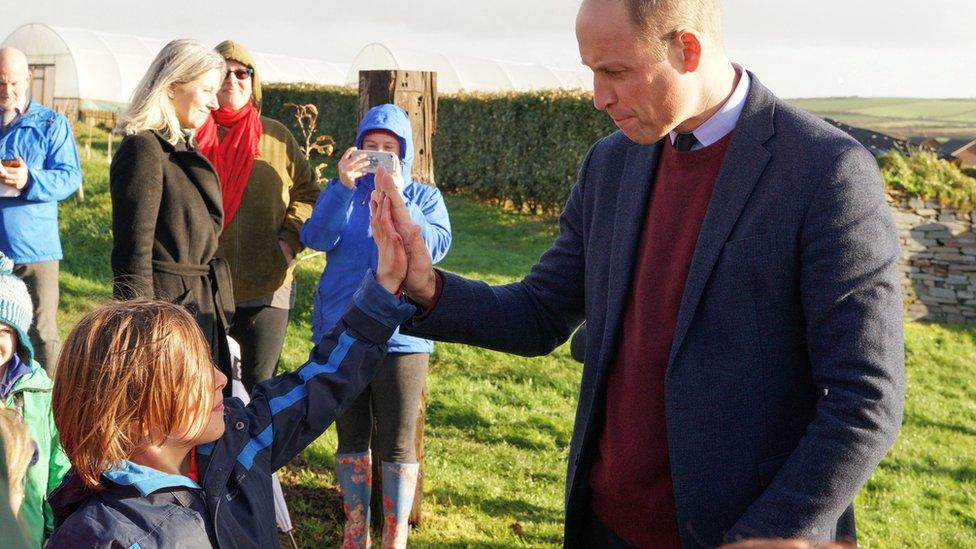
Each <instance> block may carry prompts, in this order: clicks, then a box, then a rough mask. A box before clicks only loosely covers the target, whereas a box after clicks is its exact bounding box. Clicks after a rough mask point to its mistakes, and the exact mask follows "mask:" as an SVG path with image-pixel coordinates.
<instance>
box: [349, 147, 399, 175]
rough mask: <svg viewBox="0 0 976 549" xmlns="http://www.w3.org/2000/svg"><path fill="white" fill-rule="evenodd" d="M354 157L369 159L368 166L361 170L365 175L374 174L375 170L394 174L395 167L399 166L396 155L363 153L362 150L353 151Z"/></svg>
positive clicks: (389, 153)
mask: <svg viewBox="0 0 976 549" xmlns="http://www.w3.org/2000/svg"><path fill="white" fill-rule="evenodd" d="M352 155H353V156H354V157H357V156H365V157H366V158H367V159H369V165H367V166H366V167H365V168H363V171H364V172H366V173H376V170H378V169H380V168H383V169H385V170H386V171H387V172H388V173H391V174H392V173H396V170H397V169H398V168H397V167H398V166H399V164H400V162H399V160H400V159H399V158H397V155H395V154H393V153H391V152H386V151H364V150H362V149H360V150H355V151H353V152H352Z"/></svg>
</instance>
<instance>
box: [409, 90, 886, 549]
mask: <svg viewBox="0 0 976 549" xmlns="http://www.w3.org/2000/svg"><path fill="white" fill-rule="evenodd" d="M660 149H661V144H660V143H656V144H653V145H638V144H635V143H634V142H632V141H630V140H629V139H628V138H627V137H625V136H624V135H623V133H621V132H616V133H614V134H611V135H609V136H607V137H605V138H603V139H601V140H600V141H598V142H597V143H596V144H595V145H593V147H592V148H591V149H590V151H589V153H588V154H587V156H586V159H585V160H584V162H583V166H582V168H581V170H580V174H579V179H578V181H577V183H576V185H575V186H574V187H573V189H572V193H571V195H570V198H569V200H568V202H567V204H566V208H565V210H564V211H563V213H562V215H561V216H560V220H559V227H560V231H559V236H558V237H557V238H556V241H555V242H554V243H553V245H552V246H551V247H550V248H549V250H548V251H546V252H545V254H544V255H543V256H542V257H541V258H540V260H539V262H538V263H537V264H536V265H535V266H533V267H532V270H531V272H530V273H529V274H528V275H527V276H526V277H525V278H524V279H523V280H522V281H520V282H517V283H514V284H508V285H503V286H488V285H487V284H484V283H482V282H477V281H472V280H467V279H463V278H461V277H459V276H456V275H453V274H450V273H442V275H443V282H444V284H443V293H442V294H441V297H440V301H439V302H438V304H437V305H436V306H435V308H434V309H433V311H431V314H430V315H429V316H428V317H426V318H425V319H424V320H422V321H419V322H413V323H408V328H409V331H410V332H412V333H414V334H418V335H422V336H423V337H428V338H433V339H439V340H444V341H455V342H462V343H469V344H473V345H478V346H482V347H487V348H491V349H496V350H501V351H506V352H510V353H517V354H523V355H541V354H545V353H549V352H550V351H552V349H553V348H555V347H556V346H557V345H559V344H560V343H562V342H563V341H565V340H566V338H567V337H568V335H569V334H570V332H571V330H572V329H573V328H574V327H576V325H578V324H579V323H580V321H581V320H582V319H583V318H584V316H585V318H586V320H587V326H588V335H587V339H588V341H587V348H586V355H585V361H584V367H583V375H582V382H581V385H580V395H579V404H578V408H577V411H576V424H575V428H574V431H573V438H572V443H571V446H570V451H569V463H568V474H567V478H566V524H565V544H566V546H576V545H578V544H579V537H580V527H581V518H582V517H583V516H584V513H586V512H587V505H588V500H589V472H590V468H591V464H592V463H593V459H594V454H595V452H596V451H597V442H598V439H599V437H600V431H601V429H602V427H603V410H604V408H605V406H604V398H605V384H606V379H607V377H608V373H609V369H610V368H611V366H612V364H613V361H614V355H615V353H616V350H617V345H618V341H619V337H620V332H621V323H622V321H623V318H624V313H625V311H624V308H625V306H626V303H627V298H628V294H629V292H630V289H631V282H632V281H631V278H632V275H633V272H634V258H635V256H636V255H637V254H636V249H637V243H638V239H639V237H640V234H641V229H642V227H641V225H642V222H643V221H644V218H645V213H646V207H647V202H648V197H649V195H650V190H651V187H652V185H653V181H652V179H653V175H654V173H655V170H656V167H657V159H658V156H659V153H660ZM898 257H899V250H898V238H897V233H896V231H895V227H894V224H893V222H892V217H891V213H890V211H889V209H888V205H887V203H886V201H885V196H884V191H883V185H882V181H881V177H880V175H879V172H878V167H877V164H876V163H875V161H874V159H873V158H872V157H871V155H870V154H869V153H868V152H867V151H866V150H865V149H864V148H863V147H861V146H860V145H859V144H858V143H857V142H855V141H854V140H853V139H852V138H850V137H849V136H848V135H846V134H844V133H843V132H841V131H839V130H837V129H835V128H833V127H831V126H830V125H828V124H826V123H825V122H823V121H822V120H820V119H818V118H815V117H814V116H812V115H810V114H808V113H806V112H803V111H801V110H799V109H797V108H795V107H792V106H790V105H788V104H786V103H785V102H783V101H781V100H779V99H777V98H776V97H775V96H773V94H772V93H771V92H770V91H769V90H767V89H766V88H765V87H763V86H762V84H760V83H759V81H758V79H756V78H755V77H754V76H752V86H751V90H750V92H749V96H748V99H747V101H746V105H745V108H744V110H743V112H742V115H741V117H740V119H739V122H738V125H737V126H736V129H735V133H734V134H733V136H732V140H731V142H730V144H729V149H728V152H727V153H726V157H725V159H724V161H723V163H722V167H721V169H720V172H719V176H718V179H717V180H716V183H715V188H714V191H713V194H712V197H711V200H710V202H709V204H708V209H707V211H706V214H705V220H704V223H703V225H702V228H701V233H700V235H699V237H698V242H697V245H696V248H695V252H694V256H693V259H692V263H691V269H690V272H689V274H688V279H687V281H686V283H685V289H684V294H683V297H682V301H681V308H680V311H679V314H678V320H677V326H676V328H675V334H674V341H673V344H672V349H671V354H670V360H669V363H668V368H667V373H666V379H665V401H666V402H665V406H666V407H665V409H666V414H667V418H666V419H667V425H668V450H669V455H670V460H671V470H672V476H673V482H674V496H675V502H676V504H677V514H678V521H679V524H678V526H679V531H680V534H681V538H682V541H683V543H684V545H685V546H686V547H701V546H714V545H717V544H720V543H722V542H723V541H726V540H733V539H739V538H743V537H786V538H789V537H802V538H807V539H809V540H828V539H835V538H837V537H849V538H853V536H854V520H853V518H854V517H853V509H852V507H851V502H852V501H853V499H854V495H855V493H856V492H857V491H858V489H860V487H861V486H862V485H863V484H864V482H865V481H867V479H868V477H869V476H870V475H871V472H872V471H873V470H874V468H875V467H876V466H877V464H878V462H879V461H880V460H881V458H882V456H883V455H884V454H885V453H886V452H887V451H888V449H889V448H890V447H891V445H892V444H893V442H894V439H895V436H896V435H897V432H898V428H899V426H900V424H901V418H902V404H903V396H904V350H903V341H902V339H903V333H902V318H901V311H902V302H901V287H900V284H899V277H898V270H897V261H898Z"/></svg>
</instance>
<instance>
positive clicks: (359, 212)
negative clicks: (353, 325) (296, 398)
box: [301, 104, 451, 353]
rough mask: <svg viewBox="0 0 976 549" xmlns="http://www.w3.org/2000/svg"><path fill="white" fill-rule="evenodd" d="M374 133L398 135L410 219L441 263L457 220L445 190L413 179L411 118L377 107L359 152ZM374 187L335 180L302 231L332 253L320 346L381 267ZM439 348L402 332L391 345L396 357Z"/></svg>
mask: <svg viewBox="0 0 976 549" xmlns="http://www.w3.org/2000/svg"><path fill="white" fill-rule="evenodd" d="M373 130H386V131H388V132H392V133H393V134H394V135H396V136H397V139H399V141H400V165H401V172H402V174H403V181H404V183H405V184H404V187H403V198H404V201H405V202H406V204H407V209H408V210H409V211H410V217H411V218H412V219H413V222H414V223H416V224H417V225H418V226H419V227H420V230H421V234H422V236H423V239H424V242H425V243H426V244H427V249H428V250H430V255H431V260H432V261H433V262H434V263H437V262H438V261H440V260H441V259H442V258H443V257H444V256H445V255H446V254H447V250H448V248H450V246H451V222H450V220H449V219H448V215H447V207H446V206H445V205H444V197H443V196H442V195H441V192H440V191H439V190H437V188H436V187H432V186H430V185H423V184H421V183H417V182H415V181H413V180H412V179H411V178H410V167H411V164H412V163H413V138H412V131H411V129H410V120H409V119H408V118H407V114H406V113H405V112H404V111H403V110H402V109H400V108H399V107H397V106H396V105H391V104H386V105H379V106H376V107H373V108H372V109H370V110H369V111H368V112H367V113H366V115H365V116H364V117H363V121H362V122H361V123H360V124H359V131H358V133H357V134H356V147H357V148H362V145H363V136H364V135H366V134H367V133H369V132H370V131H373ZM374 188H375V184H374V182H373V174H366V175H365V176H363V177H360V178H359V179H357V180H356V187H355V188H353V189H349V188H347V187H346V186H345V185H343V184H342V183H341V182H340V181H339V179H338V178H336V179H333V180H332V181H329V183H328V185H327V186H326V187H325V189H323V191H322V194H321V195H319V199H318V201H317V202H316V203H315V208H314V209H313V210H312V216H311V217H310V218H309V219H308V221H306V222H305V225H304V226H303V227H302V234H301V239H302V244H304V245H305V246H306V247H309V248H312V249H314V250H321V251H324V252H325V253H326V263H325V271H324V272H323V273H322V278H321V280H319V286H318V290H317V291H316V292H315V305H314V309H313V318H312V341H314V342H316V343H318V342H319V341H320V340H321V339H322V335H323V334H325V333H326V332H328V331H329V330H330V329H331V328H332V326H333V325H334V324H335V323H336V321H337V320H338V319H339V317H340V316H341V315H342V312H343V311H345V310H346V307H347V306H348V305H349V300H350V299H352V295H353V293H354V292H355V291H356V288H357V286H358V285H359V281H360V280H362V279H363V273H365V272H367V271H368V270H370V269H376V263H377V250H376V244H375V243H374V242H373V236H372V234H370V228H369V215H370V214H369V198H370V193H372V192H373V189H374ZM433 350H434V344H433V342H431V341H429V340H426V339H421V338H417V337H412V336H407V335H403V334H401V333H400V331H399V329H398V330H397V331H396V332H395V333H394V334H393V337H392V338H391V339H390V341H389V352H391V353H430V352H431V351H433Z"/></svg>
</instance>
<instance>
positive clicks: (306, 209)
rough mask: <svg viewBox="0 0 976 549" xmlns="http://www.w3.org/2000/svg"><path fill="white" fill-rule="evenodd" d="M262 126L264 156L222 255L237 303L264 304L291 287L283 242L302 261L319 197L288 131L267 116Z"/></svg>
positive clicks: (222, 245) (226, 236)
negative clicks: (305, 227) (303, 236)
mask: <svg viewBox="0 0 976 549" xmlns="http://www.w3.org/2000/svg"><path fill="white" fill-rule="evenodd" d="M261 124H262V126H263V127H264V133H263V134H262V135H261V142H260V148H261V154H260V156H258V157H257V158H255V159H254V168H253V169H252V170H251V177H250V178H248V180H247V187H246V188H245V189H244V197H243V198H242V199H241V205H240V207H239V208H238V210H237V214H236V215H235V216H234V219H233V221H231V223H230V225H228V226H227V228H226V229H224V232H223V233H222V234H221V235H220V247H219V248H218V249H217V255H218V256H219V257H223V258H224V259H226V260H227V263H228V265H229V266H230V272H231V279H232V280H233V281H234V301H236V302H241V301H249V300H252V299H259V298H262V297H264V296H266V295H268V294H271V293H273V292H275V291H276V290H277V289H278V288H281V287H282V286H284V285H286V284H291V280H292V268H293V266H291V265H288V263H287V262H286V261H285V257H284V255H282V253H281V248H280V247H279V245H278V240H279V239H280V240H284V241H285V242H287V243H288V245H289V246H291V249H292V251H293V252H294V253H295V254H296V255H297V254H298V252H300V251H301V250H302V249H303V248H304V247H303V246H302V243H301V240H300V239H299V234H300V233H301V230H302V224H303V223H305V220H306V219H308V217H309V216H310V215H311V214H312V206H314V205H315V200H316V199H317V198H318V196H319V189H318V186H317V185H316V184H315V179H314V174H313V173H312V170H311V169H310V168H309V165H308V160H306V159H305V156H304V155H303V154H302V151H301V149H300V148H299V146H298V142H297V141H295V138H294V137H293V136H292V134H291V132H290V131H288V128H286V127H285V126H284V125H283V124H282V123H281V122H278V121H277V120H273V119H271V118H267V117H265V116H262V117H261Z"/></svg>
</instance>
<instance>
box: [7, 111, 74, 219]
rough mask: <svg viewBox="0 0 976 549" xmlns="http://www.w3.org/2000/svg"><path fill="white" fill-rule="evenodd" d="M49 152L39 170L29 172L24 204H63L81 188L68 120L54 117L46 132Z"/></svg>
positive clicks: (23, 196)
mask: <svg viewBox="0 0 976 549" xmlns="http://www.w3.org/2000/svg"><path fill="white" fill-rule="evenodd" d="M48 144H49V146H48V151H47V157H46V158H45V159H44V166H43V168H41V169H30V170H29V171H28V176H27V185H25V186H24V192H23V193H22V194H21V196H22V198H23V199H24V200H30V201H32V202H51V201H56V200H64V199H65V198H68V197H69V196H71V193H73V192H75V191H76V190H77V189H78V186H79V185H81V164H80V162H79V160H78V148H77V146H76V145H75V138H74V135H73V134H72V133H71V126H70V125H69V124H68V120H67V119H66V118H65V117H63V116H61V115H57V116H56V117H55V119H54V123H52V124H51V127H50V128H49V130H48Z"/></svg>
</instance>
